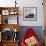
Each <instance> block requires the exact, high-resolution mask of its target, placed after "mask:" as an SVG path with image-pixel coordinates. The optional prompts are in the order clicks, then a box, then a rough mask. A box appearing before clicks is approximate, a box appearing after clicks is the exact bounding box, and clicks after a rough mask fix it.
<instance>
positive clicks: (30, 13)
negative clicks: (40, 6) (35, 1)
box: [23, 7, 37, 21]
mask: <svg viewBox="0 0 46 46" xmlns="http://www.w3.org/2000/svg"><path fill="white" fill-rule="evenodd" d="M23 19H24V20H28V21H30V20H31V21H36V20H37V8H36V7H23Z"/></svg>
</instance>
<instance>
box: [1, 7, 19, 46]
mask: <svg viewBox="0 0 46 46" xmlns="http://www.w3.org/2000/svg"><path fill="white" fill-rule="evenodd" d="M9 16H11V17H13V16H14V17H17V18H16V20H17V21H16V23H14V24H9V22H8V17H9ZM18 17H19V7H0V32H1V38H0V39H1V41H0V46H18V42H19V40H16V39H15V40H12V39H11V40H8V41H6V40H2V38H3V37H2V32H4V31H3V30H4V29H6V28H8V29H11V30H12V31H14V32H15V33H16V32H18V31H19V21H18ZM5 18H6V19H5ZM15 29H16V30H15Z"/></svg>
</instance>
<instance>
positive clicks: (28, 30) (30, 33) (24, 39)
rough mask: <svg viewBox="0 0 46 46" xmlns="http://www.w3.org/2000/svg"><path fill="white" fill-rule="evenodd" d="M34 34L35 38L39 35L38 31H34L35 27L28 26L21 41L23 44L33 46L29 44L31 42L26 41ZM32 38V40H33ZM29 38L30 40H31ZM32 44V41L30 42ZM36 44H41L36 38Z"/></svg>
mask: <svg viewBox="0 0 46 46" xmlns="http://www.w3.org/2000/svg"><path fill="white" fill-rule="evenodd" d="M32 36H33V37H34V39H35V38H36V37H37V35H36V33H35V32H34V31H33V29H31V28H28V29H27V30H26V32H25V34H24V37H23V38H22V42H21V46H33V45H27V44H28V43H29V42H27V43H26V42H25V41H28V40H29V39H30V38H31V39H33V38H32ZM27 39H28V40H27ZM31 39H30V40H31ZM30 40H29V41H30ZM30 44H31V43H30ZM34 46H41V44H40V42H39V41H38V40H37V38H36V44H35V45H34Z"/></svg>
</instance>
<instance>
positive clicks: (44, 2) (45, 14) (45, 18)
mask: <svg viewBox="0 0 46 46" xmlns="http://www.w3.org/2000/svg"><path fill="white" fill-rule="evenodd" d="M43 6H44V26H46V0H44V1H43Z"/></svg>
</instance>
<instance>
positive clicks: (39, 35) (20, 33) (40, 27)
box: [19, 26, 43, 43]
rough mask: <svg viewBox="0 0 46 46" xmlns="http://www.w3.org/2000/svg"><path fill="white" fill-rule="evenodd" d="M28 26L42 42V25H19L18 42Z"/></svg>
mask: <svg viewBox="0 0 46 46" xmlns="http://www.w3.org/2000/svg"><path fill="white" fill-rule="evenodd" d="M28 28H32V29H33V30H34V31H35V32H36V33H37V37H38V39H39V41H40V42H41V43H42V42H43V36H42V35H43V34H42V32H43V30H42V26H21V27H20V31H19V39H20V42H21V40H22V38H23V35H24V33H25V31H26V30H27V29H28Z"/></svg>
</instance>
